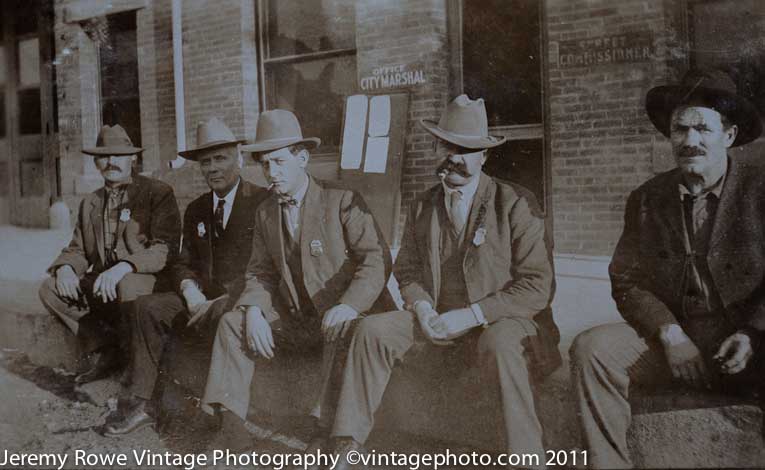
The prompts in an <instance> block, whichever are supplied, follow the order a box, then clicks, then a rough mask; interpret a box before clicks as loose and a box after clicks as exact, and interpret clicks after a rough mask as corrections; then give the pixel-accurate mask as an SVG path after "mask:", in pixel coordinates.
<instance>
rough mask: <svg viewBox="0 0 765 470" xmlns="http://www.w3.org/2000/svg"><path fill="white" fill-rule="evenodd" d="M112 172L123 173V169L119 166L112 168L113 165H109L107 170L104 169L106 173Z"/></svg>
mask: <svg viewBox="0 0 765 470" xmlns="http://www.w3.org/2000/svg"><path fill="white" fill-rule="evenodd" d="M110 170H114V171H122V168H120V167H118V166H112V165H109V166H107V167H106V168H104V171H110Z"/></svg>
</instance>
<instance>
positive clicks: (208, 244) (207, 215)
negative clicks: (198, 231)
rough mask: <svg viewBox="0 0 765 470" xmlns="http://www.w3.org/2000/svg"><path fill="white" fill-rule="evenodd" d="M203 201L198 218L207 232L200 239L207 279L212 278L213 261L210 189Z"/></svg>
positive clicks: (211, 194) (211, 197) (213, 231)
mask: <svg viewBox="0 0 765 470" xmlns="http://www.w3.org/2000/svg"><path fill="white" fill-rule="evenodd" d="M204 201H205V205H204V207H203V208H202V213H201V214H200V219H202V221H201V223H202V224H203V225H204V227H205V233H206V234H207V236H206V237H204V238H203V239H202V243H204V250H205V254H206V255H207V279H210V280H212V278H213V263H214V262H215V260H213V251H212V240H213V237H214V236H215V230H214V229H213V193H212V191H210V192H208V193H207V194H205V199H204ZM197 225H198V224H197Z"/></svg>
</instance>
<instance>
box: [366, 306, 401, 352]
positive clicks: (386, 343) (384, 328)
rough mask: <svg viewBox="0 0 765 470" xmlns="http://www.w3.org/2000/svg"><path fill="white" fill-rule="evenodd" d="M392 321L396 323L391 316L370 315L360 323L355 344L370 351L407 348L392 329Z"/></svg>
mask: <svg viewBox="0 0 765 470" xmlns="http://www.w3.org/2000/svg"><path fill="white" fill-rule="evenodd" d="M391 321H395V319H394V318H393V317H389V314H379V315H370V316H368V317H365V318H363V319H361V321H359V323H358V325H357V326H356V331H355V333H354V342H356V343H358V344H360V345H363V347H364V349H366V350H370V351H378V352H383V351H394V350H396V352H402V353H403V351H397V350H398V349H400V348H402V347H405V345H404V344H399V343H401V341H400V338H398V337H397V335H396V334H395V331H393V330H392V329H391Z"/></svg>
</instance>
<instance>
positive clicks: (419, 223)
mask: <svg viewBox="0 0 765 470" xmlns="http://www.w3.org/2000/svg"><path fill="white" fill-rule="evenodd" d="M421 124H422V125H423V126H424V127H425V129H426V130H427V131H428V132H430V133H431V134H432V135H434V136H435V137H436V141H437V147H436V152H437V154H438V156H439V157H441V158H443V163H442V164H441V165H440V166H439V168H438V169H437V171H438V174H439V176H440V177H441V179H442V182H441V184H439V185H437V186H435V187H433V188H432V189H430V190H429V191H426V192H425V194H424V195H423V196H421V197H420V198H419V199H418V200H416V201H415V202H414V203H413V206H412V207H411V211H410V213H409V217H408V218H407V221H406V228H405V231H404V235H403V239H402V242H401V251H400V252H399V254H398V259H397V261H396V265H395V268H394V272H395V275H396V278H397V279H398V282H399V286H400V288H401V295H402V297H403V299H404V302H405V307H406V310H403V311H394V312H389V313H385V314H381V315H373V316H370V317H367V318H364V319H362V320H361V321H360V322H359V324H358V325H357V329H356V332H355V334H354V336H353V339H352V340H351V344H350V346H349V352H348V358H347V363H346V366H345V368H344V372H343V380H342V383H343V385H342V388H341V391H340V400H339V403H338V408H337V414H336V417H335V423H334V427H333V429H332V435H333V436H334V437H335V441H336V444H335V451H336V452H337V453H338V454H340V455H339V456H340V459H341V460H340V464H339V466H338V467H336V468H341V469H344V468H349V467H348V462H347V461H345V460H344V455H345V454H347V452H348V451H349V450H358V449H360V448H361V445H362V444H363V443H364V441H366V439H367V436H368V435H369V433H370V431H371V430H372V427H373V423H374V413H375V411H376V410H377V408H378V406H379V404H380V401H381V399H382V396H383V393H384V391H385V388H386V386H387V383H388V380H389V378H390V374H391V370H392V369H393V367H394V365H395V364H396V363H397V362H399V361H403V367H404V368H405V369H407V368H412V370H416V371H417V373H418V374H429V375H437V376H439V377H443V378H444V379H446V378H447V377H451V376H454V375H456V374H460V373H463V372H464V371H465V368H466V366H468V367H477V368H478V369H480V371H481V373H482V380H483V381H485V387H484V388H485V390H486V391H487V392H488V393H490V394H496V393H497V392H498V394H499V396H498V397H497V396H496V395H491V396H492V398H495V399H498V400H499V401H500V402H501V405H499V403H498V407H499V406H501V409H502V410H503V411H502V413H503V417H504V424H505V430H506V437H507V451H508V452H510V453H519V454H521V453H534V454H537V455H538V456H539V458H540V462H544V449H543V447H542V428H541V425H540V423H539V420H538V419H537V416H536V413H535V410H534V396H533V393H532V387H531V384H530V375H533V376H535V377H539V376H541V375H544V374H545V373H547V372H550V371H551V370H553V369H554V368H555V367H557V365H558V364H559V363H560V355H559V353H558V350H557V341H558V336H559V335H558V331H557V328H556V327H555V325H554V323H553V321H552V315H551V312H550V310H549V309H548V308H547V307H548V306H549V303H550V301H551V299H552V290H553V270H552V265H551V261H550V257H549V253H548V251H547V248H546V246H545V240H544V223H543V221H542V220H541V219H539V218H538V217H535V216H534V215H532V212H531V210H530V209H529V202H528V200H527V199H526V198H524V197H522V196H520V194H519V192H518V191H516V189H514V187H513V186H511V185H509V184H506V183H503V182H500V181H497V180H495V179H493V178H491V177H489V176H488V175H486V174H485V173H483V172H482V171H481V169H482V167H483V164H484V163H485V162H486V158H487V157H486V151H487V149H489V148H492V147H496V146H498V145H501V144H502V143H503V142H504V141H505V139H504V138H497V137H493V136H489V135H488V124H487V119H486V109H485V107H484V102H483V100H482V99H478V100H475V101H474V100H471V99H470V98H468V97H467V96H466V95H461V96H459V97H457V98H456V99H455V100H454V101H452V102H451V103H449V104H448V106H447V108H446V110H445V112H444V114H443V116H442V117H441V120H440V121H439V122H438V123H435V122H431V121H421ZM414 345H417V347H414V348H413V346H414ZM410 350H411V351H410ZM446 412H452V411H451V410H447V411H446Z"/></svg>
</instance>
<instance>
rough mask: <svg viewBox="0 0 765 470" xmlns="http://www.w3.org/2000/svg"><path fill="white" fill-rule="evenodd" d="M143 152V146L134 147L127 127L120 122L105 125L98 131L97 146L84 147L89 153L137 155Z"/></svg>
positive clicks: (83, 150)
mask: <svg viewBox="0 0 765 470" xmlns="http://www.w3.org/2000/svg"><path fill="white" fill-rule="evenodd" d="M141 152H143V149H142V148H141V147H134V146H133V141H131V140H130V137H128V135H127V132H125V129H123V128H122V126H120V125H119V124H115V125H114V126H103V127H102V128H101V130H100V131H99V132H98V138H97V139H96V146H95V147H91V148H86V149H82V153H86V154H88V155H94V156H99V155H117V156H120V155H135V154H137V153H141Z"/></svg>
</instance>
